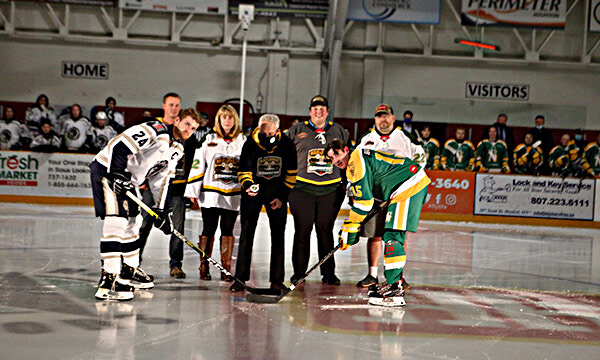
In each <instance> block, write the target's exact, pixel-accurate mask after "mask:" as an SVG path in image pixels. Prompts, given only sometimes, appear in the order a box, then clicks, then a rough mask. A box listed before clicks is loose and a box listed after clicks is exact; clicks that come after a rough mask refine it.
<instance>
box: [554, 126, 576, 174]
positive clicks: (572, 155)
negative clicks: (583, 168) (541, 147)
mask: <svg viewBox="0 0 600 360" xmlns="http://www.w3.org/2000/svg"><path fill="white" fill-rule="evenodd" d="M578 153H579V148H578V147H577V145H576V144H575V140H571V136H570V135H569V134H563V136H561V137H560V144H558V145H556V146H555V147H553V148H552V150H550V155H549V156H548V165H549V166H550V170H551V171H552V174H553V175H559V176H562V177H566V176H570V175H574V174H575V172H576V170H577V169H578V168H579V163H580V159H579V157H578Z"/></svg>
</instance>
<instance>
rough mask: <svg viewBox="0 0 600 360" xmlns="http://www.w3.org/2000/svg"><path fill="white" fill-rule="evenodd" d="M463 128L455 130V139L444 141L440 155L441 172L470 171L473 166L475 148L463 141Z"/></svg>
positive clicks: (467, 141) (468, 142)
mask: <svg viewBox="0 0 600 360" xmlns="http://www.w3.org/2000/svg"><path fill="white" fill-rule="evenodd" d="M465 133H466V132H465V128H463V127H459V128H457V129H456V138H455V139H450V140H448V141H446V143H445V144H444V148H443V149H442V152H441V154H440V169H441V170H463V171H472V170H473V165H474V164H475V146H473V144H472V143H471V142H470V141H469V140H465Z"/></svg>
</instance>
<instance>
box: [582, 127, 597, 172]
mask: <svg viewBox="0 0 600 360" xmlns="http://www.w3.org/2000/svg"><path fill="white" fill-rule="evenodd" d="M581 168H582V169H583V171H585V173H586V174H587V175H588V176H593V177H596V178H597V177H600V131H599V132H598V135H597V137H596V141H595V142H591V143H589V144H588V145H587V146H586V147H585V150H583V157H582V159H581Z"/></svg>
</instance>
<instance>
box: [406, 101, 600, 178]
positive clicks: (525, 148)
mask: <svg viewBox="0 0 600 360" xmlns="http://www.w3.org/2000/svg"><path fill="white" fill-rule="evenodd" d="M407 113H410V112H406V113H405V119H404V121H403V122H402V123H399V124H398V126H401V127H403V128H404V130H405V131H406V133H407V134H410V135H412V136H413V138H416V139H417V140H416V141H418V142H419V143H420V144H421V145H422V146H423V148H424V150H425V152H426V154H427V165H426V168H427V169H432V170H462V171H475V172H497V173H505V174H508V173H516V174H529V175H557V176H562V177H567V176H574V177H580V178H581V177H598V176H600V132H598V133H597V134H596V137H595V138H594V139H592V140H593V141H591V142H586V141H584V139H583V132H582V131H581V130H580V129H577V130H575V131H574V134H573V137H571V134H570V133H564V134H563V135H562V136H561V138H560V142H559V143H558V144H555V143H554V137H553V134H552V131H551V130H549V129H547V128H546V127H545V126H544V125H545V118H544V116H543V115H538V116H536V118H535V126H534V127H532V128H531V129H529V130H528V131H527V132H526V133H525V135H524V137H523V139H521V141H520V142H519V143H518V144H517V145H516V146H515V145H514V144H515V143H516V141H515V138H514V136H513V131H512V129H511V128H510V127H508V126H507V125H506V121H507V118H508V117H507V115H506V114H499V115H498V118H497V121H496V123H494V124H492V125H490V126H488V127H486V128H485V130H484V131H483V133H482V135H481V140H480V141H479V142H478V143H477V145H475V144H474V143H472V142H471V141H469V140H467V139H466V138H465V136H466V129H465V128H464V127H458V128H457V129H456V132H455V137H454V138H452V139H447V140H446V141H445V142H443V146H442V145H441V144H442V142H441V141H439V140H438V139H435V138H432V137H431V136H430V135H431V129H430V126H429V125H424V126H423V127H422V128H421V131H420V133H419V132H415V130H414V129H412V127H413V126H410V128H407V123H408V124H411V123H412V121H411V120H412V119H409V120H408V121H406V118H407V117H410V118H412V113H410V114H408V115H407Z"/></svg>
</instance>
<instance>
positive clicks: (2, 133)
mask: <svg viewBox="0 0 600 360" xmlns="http://www.w3.org/2000/svg"><path fill="white" fill-rule="evenodd" d="M21 138H28V139H30V140H31V138H32V136H31V132H30V131H29V128H28V127H27V125H24V124H22V123H20V122H19V121H16V120H14V121H11V122H9V123H8V124H7V123H6V122H4V121H3V120H0V149H2V150H8V149H10V148H11V147H13V146H15V145H17V146H18V145H19V139H21ZM20 145H23V144H20Z"/></svg>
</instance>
